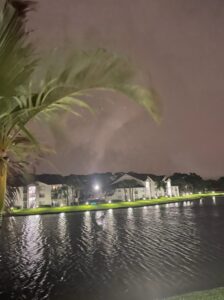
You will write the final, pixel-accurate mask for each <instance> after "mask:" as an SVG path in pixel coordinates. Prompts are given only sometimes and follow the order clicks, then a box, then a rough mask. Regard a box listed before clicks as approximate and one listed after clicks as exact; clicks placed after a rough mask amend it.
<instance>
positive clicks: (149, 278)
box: [0, 198, 224, 300]
mask: <svg viewBox="0 0 224 300" xmlns="http://www.w3.org/2000/svg"><path fill="white" fill-rule="evenodd" d="M0 241H1V243H0V299H16V300H19V299H29V300H35V299H56V300H57V299H62V300H67V299H75V300H82V299H83V300H90V299H91V300H95V299H99V300H100V299H105V300H111V299H114V300H116V299H119V300H120V299H122V300H132V299H136V300H147V299H163V297H165V296H170V295H175V294H179V293H185V292H190V291H193V290H202V289H208V288H214V287H218V286H224V199H221V198H216V199H215V198H214V199H210V200H208V199H207V200H201V201H198V202H191V201H189V202H185V203H184V204H183V203H182V204H169V205H163V206H154V207H147V208H146V207H145V208H136V209H131V208H129V209H120V210H110V211H107V212H85V213H73V214H60V215H48V216H47V215H46V216H28V217H16V218H13V217H11V218H8V219H7V220H5V223H4V226H3V228H2V229H1V232H0Z"/></svg>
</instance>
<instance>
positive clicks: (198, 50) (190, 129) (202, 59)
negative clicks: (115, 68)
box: [29, 0, 224, 177]
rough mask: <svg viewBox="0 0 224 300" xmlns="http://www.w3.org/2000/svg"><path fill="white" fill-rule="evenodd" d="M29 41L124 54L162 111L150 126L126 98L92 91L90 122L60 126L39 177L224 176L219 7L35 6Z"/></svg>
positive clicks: (126, 2)
mask: <svg viewBox="0 0 224 300" xmlns="http://www.w3.org/2000/svg"><path fill="white" fill-rule="evenodd" d="M29 26H30V28H32V29H34V30H35V33H34V40H35V43H36V45H38V47H39V48H40V49H41V48H46V49H50V48H53V47H56V46H61V45H66V48H67V49H69V48H72V47H73V46H74V45H76V47H78V48H80V47H84V48H85V47H94V46H95V47H105V48H108V49H109V50H112V51H116V52H119V53H121V54H124V55H127V56H129V57H130V58H131V59H132V60H133V61H134V62H135V64H136V65H137V66H138V67H139V68H140V69H141V70H142V72H143V73H144V78H145V82H146V83H147V82H148V81H149V78H151V82H152V83H153V84H154V86H155V88H156V89H157V90H158V92H159V94H160V97H161V102H162V106H163V115H162V118H163V121H162V124H161V125H156V124H155V123H154V122H153V121H152V120H151V119H150V118H149V117H148V115H147V114H146V113H145V112H144V110H143V109H141V108H139V107H138V106H137V105H136V104H133V103H131V102H130V101H128V100H127V99H126V98H122V97H118V96H116V97H115V96H114V95H109V94H104V95H101V96H100V97H99V95H98V94H94V95H93V96H92V98H91V101H92V102H93V103H94V105H96V107H97V109H98V113H97V116H95V117H94V116H91V115H86V116H85V117H84V118H82V119H76V120H74V119H72V120H71V119H65V118H64V119H63V118H61V119H60V123H61V124H62V125H63V126H65V128H67V130H66V131H67V135H66V138H65V139H61V140H60V139H58V140H57V141H56V142H55V143H54V145H55V147H56V150H57V154H55V155H52V156H51V161H52V162H53V164H54V167H52V166H50V165H47V164H42V166H41V167H40V168H39V171H40V172H52V173H55V172H57V173H63V174H70V173H77V174H78V173H79V174H80V173H91V172H104V171H112V172H116V171H137V172H149V173H156V174H170V173H173V172H197V173H199V174H201V175H202V176H204V177H217V176H221V175H224V136H223V128H224V126H223V123H224V101H223V97H224V59H223V56H224V39H223V34H224V32H223V30H224V29H223V28H224V1H223V0H187V1H186V0H138V1H134V0H47V1H46V0H39V1H38V6H37V9H36V12H35V13H32V15H30V22H29Z"/></svg>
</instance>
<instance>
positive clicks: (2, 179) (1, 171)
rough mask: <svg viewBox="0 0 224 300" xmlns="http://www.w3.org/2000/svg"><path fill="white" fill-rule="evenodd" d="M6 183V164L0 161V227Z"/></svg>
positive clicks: (0, 224)
mask: <svg viewBox="0 0 224 300" xmlns="http://www.w3.org/2000/svg"><path fill="white" fill-rule="evenodd" d="M6 181H7V164H6V162H5V161H4V159H0V227H1V226H2V218H3V210H4V204H5V203H4V202H5V193H6Z"/></svg>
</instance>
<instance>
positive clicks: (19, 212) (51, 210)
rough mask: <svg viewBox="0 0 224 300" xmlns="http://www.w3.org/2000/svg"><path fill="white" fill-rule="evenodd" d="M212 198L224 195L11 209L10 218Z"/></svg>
mask: <svg viewBox="0 0 224 300" xmlns="http://www.w3.org/2000/svg"><path fill="white" fill-rule="evenodd" d="M212 196H224V193H207V194H193V195H187V196H180V197H163V198H159V199H148V200H136V201H133V202H116V203H101V204H81V205H75V206H62V207H61V206H60V207H38V208H28V209H16V208H11V209H10V212H9V215H10V216H26V215H39V214H56V213H62V212H63V213H69V212H83V211H96V210H108V209H119V208H129V207H133V208H134V207H143V206H152V205H162V204H169V203H181V202H184V201H194V200H199V199H201V198H207V197H212Z"/></svg>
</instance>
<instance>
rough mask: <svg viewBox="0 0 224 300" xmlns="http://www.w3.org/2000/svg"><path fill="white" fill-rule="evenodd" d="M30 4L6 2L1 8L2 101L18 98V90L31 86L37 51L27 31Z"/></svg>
mask: <svg viewBox="0 0 224 300" xmlns="http://www.w3.org/2000/svg"><path fill="white" fill-rule="evenodd" d="M29 4H30V1H19V0H17V1H13V0H12V1H8V0H6V1H4V0H3V3H2V4H1V6H0V66H1V68H0V96H1V97H3V96H4V97H9V96H15V95H17V94H18V87H19V86H21V85H22V86H24V85H26V84H27V83H28V80H29V79H30V76H31V74H32V72H33V70H34V67H35V63H36V59H34V51H33V48H32V46H31V45H30V44H29V43H28V42H27V32H26V31H25V20H24V14H25V13H26V12H27V10H28V7H29ZM0 101H1V100H0ZM0 103H1V102H0ZM0 109H1V108H0Z"/></svg>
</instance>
